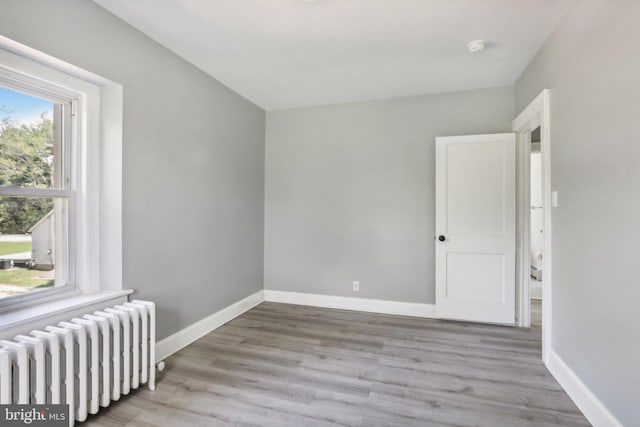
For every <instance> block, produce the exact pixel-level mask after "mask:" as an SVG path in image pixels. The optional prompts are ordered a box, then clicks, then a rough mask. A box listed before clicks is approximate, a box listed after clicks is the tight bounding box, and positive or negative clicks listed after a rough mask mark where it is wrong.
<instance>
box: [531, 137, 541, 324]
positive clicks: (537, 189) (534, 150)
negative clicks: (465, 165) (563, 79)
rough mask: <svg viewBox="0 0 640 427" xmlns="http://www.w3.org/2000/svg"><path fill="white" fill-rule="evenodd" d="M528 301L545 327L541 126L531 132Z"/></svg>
mask: <svg viewBox="0 0 640 427" xmlns="http://www.w3.org/2000/svg"><path fill="white" fill-rule="evenodd" d="M529 159H530V160H529V184H530V185H529V205H530V206H531V212H530V221H529V230H530V234H529V236H530V237H529V264H530V267H531V269H530V273H529V304H530V313H531V326H534V327H538V328H539V327H541V326H542V283H543V281H544V261H545V260H544V206H543V205H542V153H541V152H540V127H539V126H538V127H537V128H535V129H534V130H533V131H532V132H531V154H530V156H529Z"/></svg>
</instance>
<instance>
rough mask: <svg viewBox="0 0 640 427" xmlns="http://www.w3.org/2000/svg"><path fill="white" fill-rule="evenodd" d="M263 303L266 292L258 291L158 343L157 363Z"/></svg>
mask: <svg viewBox="0 0 640 427" xmlns="http://www.w3.org/2000/svg"><path fill="white" fill-rule="evenodd" d="M263 301H264V291H258V292H256V293H255V294H252V295H249V296H248V297H246V298H244V299H241V300H240V301H238V302H235V303H233V304H231V305H230V306H228V307H225V308H223V309H222V310H220V311H217V312H215V313H213V314H212V315H210V316H207V317H205V318H204V319H202V320H199V321H197V322H195V323H193V324H191V325H189V326H187V327H186V328H184V329H182V330H180V331H178V332H176V333H175V334H173V335H169V336H168V337H166V338H164V339H162V340H160V341H158V342H157V343H156V363H158V362H160V361H162V360H164V359H166V358H167V357H169V356H171V355H172V354H173V353H176V352H178V351H180V350H182V349H183V348H184V347H186V346H188V345H189V344H191V343H192V342H194V341H197V340H198V339H200V338H202V337H203V336H205V335H207V334H208V333H209V332H212V331H215V330H216V329H218V328H219V327H220V326H222V325H224V324H225V323H227V322H229V321H231V320H233V319H235V318H236V317H238V316H240V315H241V314H243V313H245V312H247V311H249V310H251V309H252V308H253V307H255V306H256V305H258V304H260V303H261V302H263Z"/></svg>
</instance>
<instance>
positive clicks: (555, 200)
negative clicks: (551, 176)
mask: <svg viewBox="0 0 640 427" xmlns="http://www.w3.org/2000/svg"><path fill="white" fill-rule="evenodd" d="M551 207H552V208H557V207H558V192H557V191H552V192H551Z"/></svg>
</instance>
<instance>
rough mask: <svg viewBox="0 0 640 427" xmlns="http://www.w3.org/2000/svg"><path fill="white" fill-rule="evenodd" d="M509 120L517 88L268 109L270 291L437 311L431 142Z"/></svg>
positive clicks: (504, 127) (506, 125) (504, 125)
mask: <svg viewBox="0 0 640 427" xmlns="http://www.w3.org/2000/svg"><path fill="white" fill-rule="evenodd" d="M512 119H513V93H512V90H511V89H510V88H499V89H489V90H478V91H471V92H458V93H449V94H443V95H432V96H419V97H411V98H400V99H393V100H387V101H373V102H362V103H353V104H344V105H335V106H326V107H311V108H300V109H292V110H281V111H273V112H269V113H267V147H266V194H265V199H266V203H265V288H266V289H276V290H284V291H295V292H308V293H318V294H327V295H342V296H358V297H362V298H375V299H386V300H396V301H409V302H418V303H433V302H434V300H435V296H434V293H435V287H434V286H435V285H434V240H433V236H434V226H435V224H434V222H435V216H434V186H435V163H434V154H435V153H434V152H435V149H434V144H435V137H436V136H446V135H459V134H474V133H491V132H505V131H509V130H510V122H511V120H512ZM353 280H359V281H360V292H359V293H355V292H353V291H352V281H353Z"/></svg>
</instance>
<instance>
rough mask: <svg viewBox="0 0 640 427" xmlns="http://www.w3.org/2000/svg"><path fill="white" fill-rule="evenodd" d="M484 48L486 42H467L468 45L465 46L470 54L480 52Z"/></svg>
mask: <svg viewBox="0 0 640 427" xmlns="http://www.w3.org/2000/svg"><path fill="white" fill-rule="evenodd" d="M486 48H487V42H486V41H484V40H474V41H472V42H469V44H468V45H467V49H468V50H469V52H470V53H478V52H482V51H483V50H485V49H486Z"/></svg>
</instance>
